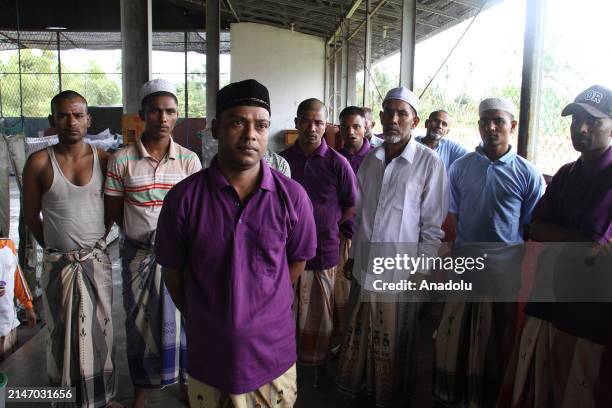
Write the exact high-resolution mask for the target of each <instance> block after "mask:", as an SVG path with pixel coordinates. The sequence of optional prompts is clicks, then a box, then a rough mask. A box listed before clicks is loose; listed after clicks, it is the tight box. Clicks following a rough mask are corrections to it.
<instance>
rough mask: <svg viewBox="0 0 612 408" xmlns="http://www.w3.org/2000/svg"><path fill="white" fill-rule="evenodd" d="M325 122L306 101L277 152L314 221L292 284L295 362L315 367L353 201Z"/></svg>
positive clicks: (346, 167)
mask: <svg viewBox="0 0 612 408" xmlns="http://www.w3.org/2000/svg"><path fill="white" fill-rule="evenodd" d="M325 126H326V111H325V105H324V104H323V102H321V101H319V100H318V99H314V98H312V99H306V100H305V101H303V102H302V103H300V104H299V106H298V109H297V117H296V118H295V127H296V128H297V130H298V138H297V140H296V142H295V144H294V145H293V146H292V147H290V148H289V149H287V150H284V151H283V152H281V153H280V155H281V156H283V157H284V158H285V159H286V160H287V162H288V163H289V166H290V167H291V177H292V178H293V179H294V180H295V181H297V182H298V183H300V184H301V185H302V186H303V187H304V189H305V190H306V192H307V193H308V197H310V200H311V201H312V205H313V208H314V218H315V222H316V224H317V253H316V255H315V257H314V258H312V259H311V260H309V261H308V262H307V263H306V270H305V271H304V273H303V274H302V275H301V276H300V278H299V279H298V281H297V283H296V300H295V302H296V303H295V311H296V321H297V338H298V361H299V362H300V363H302V364H305V365H312V366H315V367H319V366H321V365H322V364H324V363H325V361H326V360H327V357H328V355H329V351H330V341H331V336H332V331H333V304H334V298H333V294H334V282H335V275H336V267H337V265H338V260H339V252H340V237H339V225H340V224H342V223H343V222H345V221H346V220H348V219H349V218H351V217H352V216H353V214H354V206H355V201H356V199H357V183H356V180H355V174H354V173H353V170H352V169H351V166H350V164H349V163H348V161H347V160H346V159H345V158H344V157H343V156H342V155H341V154H340V153H338V152H336V151H335V150H333V149H331V148H329V147H328V146H327V143H326V142H325V139H323V134H324V133H325ZM317 372H318V370H317V369H315V385H316V384H317V377H316V375H317Z"/></svg>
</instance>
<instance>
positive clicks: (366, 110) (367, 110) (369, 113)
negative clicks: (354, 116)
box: [361, 106, 372, 120]
mask: <svg viewBox="0 0 612 408" xmlns="http://www.w3.org/2000/svg"><path fill="white" fill-rule="evenodd" d="M361 109H362V110H363V116H364V117H365V118H366V120H367V119H368V116H370V118H371V117H372V109H370V108H368V107H367V106H362V107H361Z"/></svg>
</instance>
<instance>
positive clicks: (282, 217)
mask: <svg viewBox="0 0 612 408" xmlns="http://www.w3.org/2000/svg"><path fill="white" fill-rule="evenodd" d="M216 111H217V117H216V118H215V119H214V120H213V122H212V132H213V137H214V138H215V139H217V140H218V141H219V152H218V153H217V155H216V156H215V157H214V158H213V160H212V162H211V165H210V167H209V168H207V169H206V170H204V171H202V172H200V173H198V174H194V175H193V176H191V177H189V178H187V179H186V180H184V181H182V182H181V183H179V184H177V185H176V186H175V187H174V188H173V189H172V190H171V191H170V192H169V193H168V195H167V196H166V198H165V200H164V206H163V209H162V213H161V215H160V217H159V224H158V229H157V230H158V236H157V241H156V243H155V253H156V254H157V256H158V260H159V262H160V263H161V264H162V265H164V267H165V268H164V280H165V282H166V283H167V285H168V290H169V291H170V293H171V294H172V298H173V299H174V301H175V303H176V305H177V306H178V308H179V309H180V310H181V311H182V312H183V314H184V315H185V320H186V327H187V331H186V332H187V341H188V348H187V349H188V353H189V367H188V370H189V399H190V405H191V406H192V407H207V408H225V407H230V406H232V407H239V408H256V407H278V408H290V407H292V406H293V404H294V402H295V399H296V397H297V382H296V368H295V360H296V338H295V323H294V320H293V316H292V311H291V307H292V304H293V298H294V293H293V288H292V286H291V283H292V282H294V281H295V280H296V279H297V278H298V276H299V275H300V274H301V273H302V271H303V270H304V266H305V264H306V260H308V259H310V258H312V257H313V256H314V254H315V248H316V231H315V223H314V219H313V215H312V204H311V203H310V200H309V199H308V196H307V195H306V192H305V191H304V189H303V188H302V187H301V186H300V185H299V184H298V183H297V182H295V181H294V180H291V179H289V178H288V177H285V176H284V175H283V174H281V173H280V172H278V171H276V170H273V169H271V168H270V166H268V164H267V163H266V161H265V160H263V159H262V157H263V155H264V152H265V151H266V146H267V144H268V131H269V128H270V98H269V94H268V90H267V88H266V87H265V86H263V85H262V84H260V83H259V82H257V81H255V80H253V79H247V80H245V81H240V82H235V83H231V84H229V85H227V86H225V87H223V88H222V89H220V90H219V91H218V92H217V109H216Z"/></svg>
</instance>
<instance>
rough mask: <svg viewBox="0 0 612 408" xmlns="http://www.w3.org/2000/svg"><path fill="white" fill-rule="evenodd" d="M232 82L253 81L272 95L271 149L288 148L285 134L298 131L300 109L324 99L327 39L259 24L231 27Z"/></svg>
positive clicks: (240, 24)
mask: <svg viewBox="0 0 612 408" xmlns="http://www.w3.org/2000/svg"><path fill="white" fill-rule="evenodd" d="M231 41H232V43H231V60H232V65H231V81H232V82H236V81H241V80H244V79H249V78H253V79H256V80H257V81H259V82H261V83H262V84H264V85H265V86H266V87H267V88H268V91H269V92H270V105H271V110H272V120H271V122H272V123H271V128H270V141H269V147H270V148H271V149H272V150H275V151H278V150H282V149H284V140H283V132H284V130H285V129H286V128H289V129H294V128H295V125H294V122H293V119H294V118H295V112H296V110H297V106H298V105H299V103H300V102H301V101H303V100H304V99H307V98H318V99H321V100H323V91H324V89H323V88H324V82H325V81H324V76H325V68H324V64H325V40H324V39H323V38H319V37H314V36H311V35H306V34H301V33H297V32H293V33H292V32H291V31H290V30H285V29H281V28H276V27H270V26H266V25H261V24H255V23H237V24H232V26H231Z"/></svg>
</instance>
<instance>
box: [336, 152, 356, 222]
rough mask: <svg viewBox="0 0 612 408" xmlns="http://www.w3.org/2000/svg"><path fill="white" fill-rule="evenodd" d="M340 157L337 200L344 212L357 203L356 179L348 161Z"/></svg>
mask: <svg viewBox="0 0 612 408" xmlns="http://www.w3.org/2000/svg"><path fill="white" fill-rule="evenodd" d="M338 157H340V159H341V162H340V166H339V167H340V171H339V174H338V176H339V180H338V181H339V183H338V198H339V202H340V208H342V210H343V211H344V210H345V209H347V208H350V207H354V206H355V203H356V202H357V178H356V177H355V172H354V171H353V169H352V167H351V165H350V164H349V162H348V160H346V158H344V156H342V155H340V154H338Z"/></svg>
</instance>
